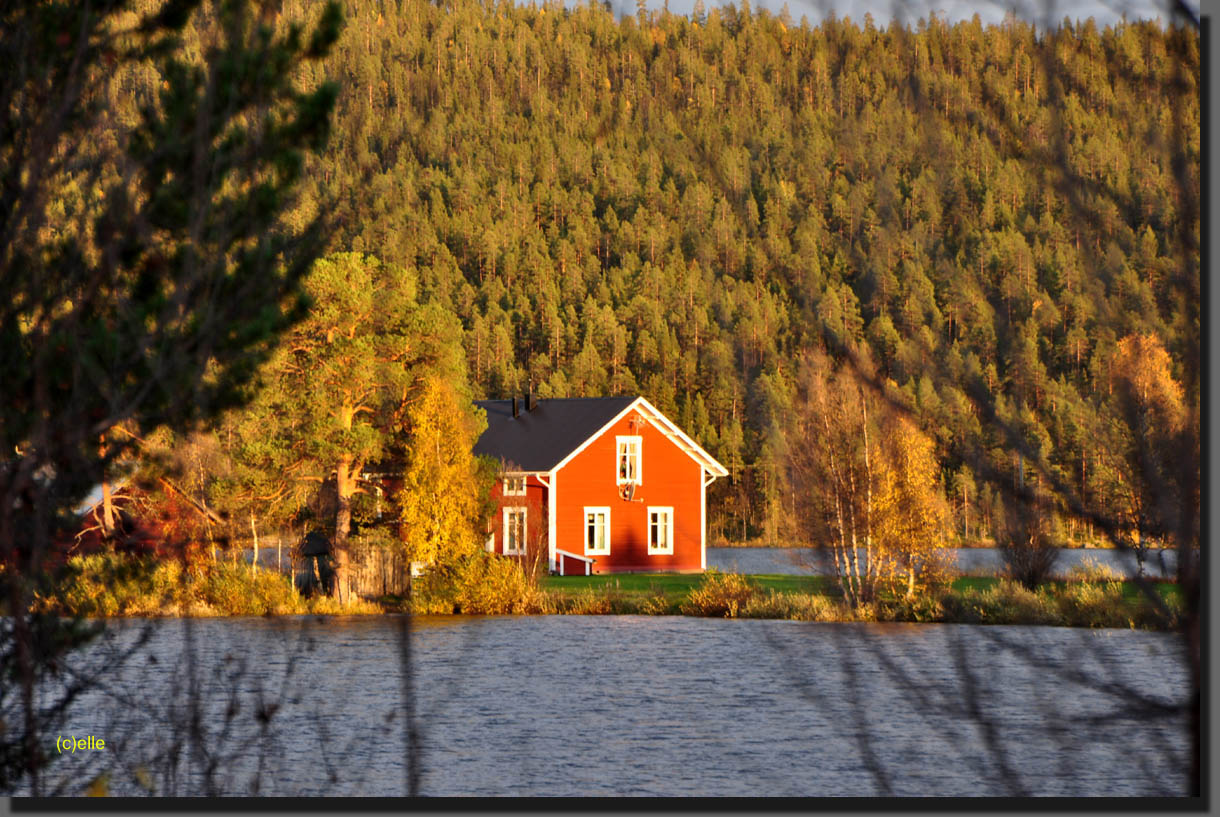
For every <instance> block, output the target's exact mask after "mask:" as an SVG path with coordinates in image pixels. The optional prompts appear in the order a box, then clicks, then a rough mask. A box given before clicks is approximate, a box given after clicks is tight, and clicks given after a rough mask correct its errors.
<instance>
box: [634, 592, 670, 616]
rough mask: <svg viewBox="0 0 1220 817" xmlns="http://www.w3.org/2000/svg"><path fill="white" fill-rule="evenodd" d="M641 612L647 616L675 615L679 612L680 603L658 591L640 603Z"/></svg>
mask: <svg viewBox="0 0 1220 817" xmlns="http://www.w3.org/2000/svg"><path fill="white" fill-rule="evenodd" d="M640 612H641V613H642V614H644V615H646V616H668V615H673V614H674V613H676V612H678V603H677V602H676V601H671V600H670V599H669V597H668V596H666V595H665V593H664V592H662V591H660V590H658V591H656V592H655V593H653V594H652V595H650V596H648V597H647V598H645V599H644V600H643V602H641V603H640Z"/></svg>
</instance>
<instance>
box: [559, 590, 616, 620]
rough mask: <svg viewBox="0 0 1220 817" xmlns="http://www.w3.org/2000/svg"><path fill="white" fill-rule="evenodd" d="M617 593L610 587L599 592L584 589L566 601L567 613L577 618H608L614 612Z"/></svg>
mask: <svg viewBox="0 0 1220 817" xmlns="http://www.w3.org/2000/svg"><path fill="white" fill-rule="evenodd" d="M618 600H619V599H618V593H617V592H616V591H615V590H613V589H612V588H610V587H604V588H602V589H601V590H600V591H599V590H594V589H593V588H592V587H586V588H585V589H583V590H581V591H580V592H579V593H577V594H576V595H575V596H573V597H572V598H571V599H570V600H569V601H568V607H567V611H566V612H568V613H571V614H572V615H577V616H608V615H611V614H613V613H615V612H616V608H617V605H616V602H617V601H618Z"/></svg>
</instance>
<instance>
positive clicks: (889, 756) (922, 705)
mask: <svg viewBox="0 0 1220 817" xmlns="http://www.w3.org/2000/svg"><path fill="white" fill-rule="evenodd" d="M401 624H402V619H400V618H396V617H389V616H383V617H367V618H361V617H331V618H325V619H321V618H315V617H300V618H263V619H203V620H194V621H184V620H161V621H152V622H137V621H127V622H120V623H117V624H115V625H114V626H113V627H112V628H111V631H110V635H109V636H108V637H107V639H106V640H105V641H104V642H102V643H99V644H98V645H96V646H94V647H92V648H90V649H89V650H88V651H87V652H86V654H85V655H84V656H83V657H82V659H81V661H80V662H78V667H77V668H78V669H81V670H84V669H88V668H89V667H92V668H94V669H97V668H100V667H102V665H103V664H104V663H105V662H107V661H111V660H113V658H114V656H115V655H117V652H118V651H119V650H121V649H122V648H124V647H126V646H129V645H130V644H132V643H134V641H135V640H136V639H137V637H138V636H140V634H144V635H145V636H146V637H147V639H148V640H147V643H146V644H145V645H144V646H143V647H142V648H141V649H140V650H139V651H137V652H136V653H135V654H134V655H133V657H132V658H131V659H129V660H128V661H127V663H126V664H124V665H121V666H120V665H112V666H109V667H108V668H107V669H105V670H104V672H103V674H102V677H103V678H104V679H105V683H106V689H105V691H104V692H94V693H91V694H89V695H87V696H85V697H84V698H83V699H81V700H80V701H78V703H77V704H76V705H75V706H74V708H73V709H72V710H71V715H70V717H69V722H68V724H67V728H66V730H65V734H76V735H77V736H81V735H89V734H92V735H95V736H98V737H102V738H103V739H105V740H106V742H107V743H106V750H105V751H103V752H97V753H93V754H87V753H79V754H76V755H71V756H66V757H63V758H60V759H59V760H58V761H57V763H56V764H55V765H54V767H53V772H52V774H51V775H50V779H51V780H52V782H54V781H60V782H63V783H65V785H67V786H68V787H69V790H73V789H72V787H73V786H79V785H80V784H81V782H82V781H87V780H89V779H92V777H93V776H95V775H96V774H98V773H99V772H100V771H102V770H103V769H109V771H110V788H111V792H112V793H115V792H120V793H121V792H130V791H138V790H139V789H138V788H137V787H136V785H135V784H134V783H132V782H130V781H132V780H138V779H140V778H141V777H143V778H144V779H145V781H146V782H147V783H148V784H149V785H150V786H151V787H152V788H154V789H155V790H156V791H157V792H158V793H163V794H171V795H175V794H177V795H182V794H201V793H206V792H208V791H215V792H217V793H222V794H244V793H251V792H252V791H257V793H260V794H268V795H306V796H308V795H314V796H316V795H343V796H352V795H399V794H402V793H404V792H406V791H407V790H408V776H409V774H410V773H411V770H412V769H414V770H415V771H414V775H415V776H414V780H415V785H414V787H413V788H414V790H415V791H417V792H419V793H422V794H426V795H575V796H582V795H712V796H729V795H737V796H741V795H745V796H789V795H792V796H840V795H856V796H858V795H878V794H896V795H948V796H959V795H1006V794H1012V793H1018V794H1021V793H1028V794H1034V795H1069V796H1070V795H1086V796H1095V795H1175V794H1179V793H1181V792H1183V791H1184V787H1185V785H1186V781H1185V769H1186V768H1187V757H1188V755H1187V741H1186V733H1185V731H1184V722H1183V721H1182V719H1181V717H1180V716H1177V715H1169V716H1165V715H1162V716H1160V717H1156V718H1143V717H1141V715H1144V714H1146V712H1145V711H1144V710H1143V709H1142V708H1141V709H1139V710H1137V711H1130V710H1129V709H1128V708H1127V703H1128V701H1126V700H1125V699H1124V696H1123V695H1122V694H1120V692H1119V690H1121V689H1130V690H1135V691H1138V692H1139V694H1141V695H1144V696H1147V697H1148V698H1149V699H1151V700H1153V701H1156V702H1159V703H1161V704H1165V705H1168V706H1172V705H1173V704H1175V703H1177V702H1178V701H1180V700H1181V699H1182V698H1183V696H1184V685H1185V683H1186V681H1185V679H1186V674H1185V672H1184V671H1183V667H1182V663H1181V661H1180V659H1179V648H1178V643H1177V641H1176V640H1175V638H1174V636H1172V635H1167V634H1162V633H1147V632H1138V631H1121V630H1093V631H1088V630H1072V629H1063V628H1051V627H990V628H988V627H978V626H964V625H903V624H886V625H860V624H821V623H810V622H791V621H740V620H716V619H701V618H685V617H677V616H672V617H643V616H615V617H609V616H608V617H596V616H552V617H546V616H538V617H486V618H483V617H428V618H416V619H415V621H414V624H413V625H412V626H413V636H412V638H411V639H410V641H409V642H408V643H409V644H410V666H411V667H412V668H413V673H412V676H411V677H412V680H411V682H410V683H409V685H408V687H409V689H410V690H412V691H411V692H409V693H407V694H405V695H404V684H403V674H402V672H401V671H400V669H401V667H402V662H401V660H400V658H401V645H402V640H401V638H400V626H401ZM192 678H193V679H194V680H193V682H191V681H188V679H192ZM192 687H193V688H194V689H196V690H198V694H197V695H195V696H192V695H191V694H189V692H190V690H191V689H192ZM192 698H193V699H194V700H196V701H198V702H199V704H198V706H197V707H196V709H195V710H193V709H192V705H191V701H192ZM404 701H406V702H409V705H410V707H409V708H411V709H413V711H414V715H415V717H414V718H413V719H410V720H411V722H413V723H416V724H417V725H418V728H417V729H415V730H414V734H412V733H411V730H409V729H408V728H407V727H408V718H407V717H406V713H407V711H408V706H407V705H405V704H404ZM268 703H275V704H277V706H278V708H277V709H276V711H275V712H274V714H273V715H272V717H270V719H269V720H267V719H266V718H265V717H264V718H263V721H265V723H264V722H263V721H260V719H259V715H258V713H259V712H260V711H262V712H264V713H266V712H267V711H268V707H267V704H268ZM193 711H197V712H198V714H199V717H198V718H194V719H193V717H192V712H193ZM226 712H227V713H230V716H231V717H229V718H228V719H226ZM192 720H194V722H196V723H198V724H199V725H200V728H201V729H202V731H203V733H204V734H206V735H207V738H206V740H204V741H203V743H204V744H205V745H206V746H207V748H208V751H207V752H206V753H194V752H192V751H190V749H189V746H188V745H187V744H184V743H183V736H184V735H185V734H187V733H188V732H189V731H190V730H189V729H188V728H187V726H186V725H187V724H190V723H191V722H192ZM226 724H227V726H226ZM225 730H227V734H222V732H225ZM174 758H177V762H176V763H175V762H173V759H174ZM409 758H414V763H411V762H408V759H409ZM209 767H210V768H211V770H212V771H211V772H210V773H209V772H207V771H205V770H206V769H208V768H209ZM141 769H142V770H143V771H140V770H141ZM209 779H210V784H209V782H208V781H209Z"/></svg>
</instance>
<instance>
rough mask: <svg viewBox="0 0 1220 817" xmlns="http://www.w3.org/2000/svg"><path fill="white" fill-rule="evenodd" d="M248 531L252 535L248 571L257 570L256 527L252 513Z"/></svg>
mask: <svg viewBox="0 0 1220 817" xmlns="http://www.w3.org/2000/svg"><path fill="white" fill-rule="evenodd" d="M250 533H251V534H252V535H253V536H254V558H253V559H252V560H251V561H250V572H251V573H254V572H255V571H256V570H258V528H256V527H255V526H254V514H253V513H251V514H250Z"/></svg>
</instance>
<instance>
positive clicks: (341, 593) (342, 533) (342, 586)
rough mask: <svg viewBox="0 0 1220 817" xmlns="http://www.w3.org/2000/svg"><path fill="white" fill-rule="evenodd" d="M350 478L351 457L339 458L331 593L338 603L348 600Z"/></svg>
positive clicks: (350, 516)
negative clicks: (333, 581) (333, 574)
mask: <svg viewBox="0 0 1220 817" xmlns="http://www.w3.org/2000/svg"><path fill="white" fill-rule="evenodd" d="M353 482H354V481H353V479H352V460H351V457H348V456H343V457H340V458H339V467H338V468H336V469H335V492H336V493H337V494H338V499H339V502H338V505H339V507H338V510H336V511H335V539H334V549H335V586H334V588H332V590H331V594H332V595H333V596H334V597H335V599H336V600H337V601H338V602H339V603H340V604H347V602H348V588H347V582H348V573H349V568H348V547H347V536H348V533H349V531H350V530H351V527H352V489H353V488H354V485H353Z"/></svg>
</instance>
